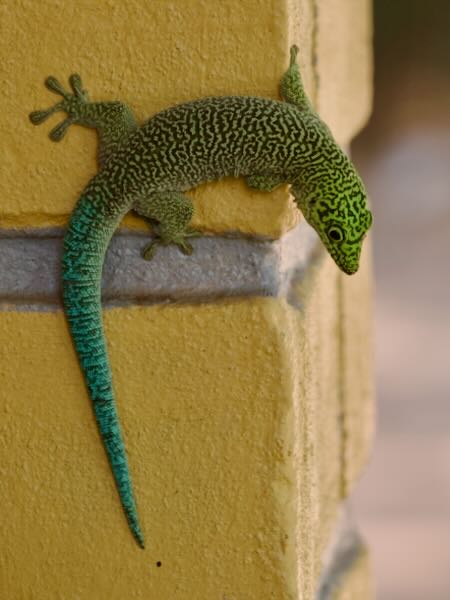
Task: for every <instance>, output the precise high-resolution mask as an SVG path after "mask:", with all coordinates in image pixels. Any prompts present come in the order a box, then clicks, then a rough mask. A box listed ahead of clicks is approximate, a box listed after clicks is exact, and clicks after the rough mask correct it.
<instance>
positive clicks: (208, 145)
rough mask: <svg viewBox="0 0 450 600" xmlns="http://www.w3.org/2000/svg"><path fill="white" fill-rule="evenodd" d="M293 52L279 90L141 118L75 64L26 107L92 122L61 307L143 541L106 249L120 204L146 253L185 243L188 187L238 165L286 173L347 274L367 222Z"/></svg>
mask: <svg viewBox="0 0 450 600" xmlns="http://www.w3.org/2000/svg"><path fill="white" fill-rule="evenodd" d="M296 56H297V48H296V47H295V46H293V47H292V49H291V60H290V65H289V68H288V70H287V71H286V73H285V74H284V76H283V77H282V79H281V84H280V92H281V97H282V99H283V101H276V100H269V99H264V98H253V97H243V96H226V97H217V98H204V99H202V100H197V101H194V102H188V103H186V104H181V105H178V106H174V107H172V108H169V109H168V110H165V111H163V112H161V113H159V114H157V115H155V116H154V117H152V118H151V119H149V120H148V121H146V122H145V123H144V124H143V125H141V126H138V124H137V122H136V120H135V118H134V116H133V114H132V111H131V110H130V109H129V108H128V107H127V106H126V105H124V104H122V103H120V102H90V101H89V97H88V94H87V92H86V90H84V89H83V86H82V82H81V78H80V77H79V76H78V75H72V76H71V77H70V78H69V82H70V86H71V92H68V91H66V90H65V89H64V87H63V86H62V85H61V84H60V83H59V82H58V81H57V80H56V79H55V78H54V77H49V78H47V80H46V82H45V83H46V86H47V87H48V88H49V89H50V90H51V91H52V92H54V93H56V94H58V95H60V96H61V97H62V100H60V101H59V102H58V103H57V104H56V105H54V106H53V107H51V108H50V109H48V110H44V111H35V112H33V113H31V115H30V119H31V121H32V122H33V123H34V124H39V123H42V122H43V121H45V120H46V119H47V118H49V117H50V116H51V115H53V114H54V113H56V112H59V111H64V112H66V113H67V118H66V119H65V120H64V121H63V122H62V123H60V124H59V125H57V126H56V127H54V129H53V130H52V131H51V132H50V138H51V139H52V140H53V141H60V140H61V139H62V138H63V137H64V135H65V133H66V132H67V130H68V128H69V127H70V125H72V124H78V125H82V126H85V127H93V128H95V129H96V130H97V133H98V139H99V149H98V161H99V172H98V174H97V175H96V176H95V177H94V178H93V179H92V180H91V181H90V182H89V184H88V185H87V187H86V189H85V190H84V192H83V194H82V196H81V198H80V199H79V201H78V203H77V205H76V207H75V209H74V211H73V213H72V216H71V219H70V223H69V226H68V229H67V233H66V235H65V239H64V255H63V260H62V278H63V296H64V309H65V314H66V317H67V320H68V323H69V327H70V331H71V335H72V339H73V342H74V345H75V349H76V352H77V355H78V359H79V362H80V366H81V369H82V371H83V375H84V378H85V380H86V385H87V388H88V392H89V396H90V398H91V401H92V404H93V407H94V413H95V416H96V420H97V424H98V427H99V430H100V434H101V437H102V440H103V444H104V447H105V450H106V453H107V456H108V459H109V462H110V465H111V469H112V472H113V475H114V479H115V482H116V485H117V488H118V492H119V496H120V500H121V503H122V506H123V509H124V512H125V515H126V518H127V521H128V525H129V527H130V529H131V531H132V533H133V535H134V537H135V539H136V541H137V543H138V544H139V546H141V547H144V538H143V534H142V530H141V526H140V524H139V519H138V514H137V509H136V502H135V498H134V493H133V487H132V483H131V478H130V474H129V468H128V462H127V456H126V451H125V446H124V443H123V439H122V434H121V428H120V424H119V418H118V415H117V409H116V403H115V399H114V390H113V385H112V378H111V370H110V366H109V361H108V353H107V348H106V343H105V337H104V331H103V323H102V311H101V286H100V283H101V273H102V267H103V262H104V257H105V253H106V249H107V247H108V244H109V242H110V239H111V237H112V235H113V233H114V231H115V229H116V228H117V226H118V224H119V222H120V220H121V218H122V217H123V215H125V214H126V213H127V212H128V211H129V210H131V209H132V208H133V209H134V210H136V211H137V212H138V213H139V214H140V215H142V216H143V217H145V218H146V219H147V220H149V221H150V222H151V224H152V225H153V228H154V234H155V238H154V240H153V241H152V242H151V243H150V244H148V245H147V246H146V247H145V248H144V250H143V257H144V258H146V259H151V258H152V256H153V254H154V252H155V251H156V249H157V247H158V245H167V244H176V245H177V246H178V247H179V248H180V250H181V251H182V252H184V253H186V254H190V253H191V252H192V246H191V244H190V243H189V238H190V237H194V236H196V235H198V232H195V231H193V230H191V229H190V227H189V223H190V220H191V218H192V214H193V206H192V202H191V201H190V199H189V198H188V197H187V196H186V195H185V194H184V192H185V191H186V190H189V189H191V188H193V187H195V186H197V185H198V184H200V183H203V182H206V181H212V180H216V179H220V178H222V177H225V176H235V177H238V176H243V177H245V179H246V182H247V184H248V185H249V186H250V187H254V188H257V189H260V190H264V191H267V192H270V191H271V190H273V189H274V188H276V187H277V186H278V185H280V184H283V183H288V184H291V191H292V194H293V196H294V199H295V202H296V204H297V206H298V207H299V208H300V209H301V211H302V212H303V214H304V216H305V218H306V220H307V221H308V222H309V223H310V224H311V225H312V226H313V227H314V228H315V230H316V231H317V233H318V235H319V236H320V239H321V240H322V242H323V244H324V245H325V247H326V248H327V250H328V251H329V253H330V255H331V256H332V257H333V259H334V260H335V262H336V264H337V265H338V266H339V267H340V268H341V269H342V270H343V271H344V272H345V273H348V274H351V273H354V272H356V271H357V269H358V264H359V256H360V252H361V244H362V241H363V239H364V237H365V235H366V233H367V230H368V229H369V227H370V225H371V222H372V215H371V213H370V211H369V210H368V208H367V204H366V193H365V191H364V186H363V184H362V182H361V180H360V178H359V176H358V174H357V173H356V171H355V169H354V167H353V165H352V163H351V161H350V160H349V158H348V157H347V156H346V155H345V154H344V152H343V151H342V150H341V149H340V148H339V146H338V145H337V144H336V142H335V141H334V139H333V137H332V135H331V132H330V130H329V129H328V127H327V126H326V125H325V124H324V123H323V122H322V121H321V119H320V118H319V116H318V115H317V114H316V113H315V112H314V110H313V108H312V105H311V103H310V101H309V99H308V98H307V96H306V94H305V90H304V88H303V83H302V79H301V75H300V71H299V68H298V65H297V62H296Z"/></svg>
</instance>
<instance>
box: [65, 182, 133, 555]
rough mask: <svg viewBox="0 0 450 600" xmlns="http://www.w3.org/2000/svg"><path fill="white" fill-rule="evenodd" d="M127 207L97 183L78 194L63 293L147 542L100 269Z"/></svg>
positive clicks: (123, 494)
mask: <svg viewBox="0 0 450 600" xmlns="http://www.w3.org/2000/svg"><path fill="white" fill-rule="evenodd" d="M123 212H124V210H123V207H122V208H121V207H120V206H118V205H116V204H114V203H113V202H111V201H110V200H109V201H108V202H106V201H105V198H103V194H102V193H101V192H100V191H99V187H96V188H95V193H93V194H92V195H91V194H89V192H86V193H85V194H84V195H83V196H82V197H81V198H80V200H79V201H78V204H77V206H76V208H75V210H74V212H73V214H72V217H71V220H70V223H69V227H68V230H67V233H66V236H65V238H64V254H63V261H62V278H63V296H64V308H65V313H66V317H67V320H68V322H69V327H70V331H71V334H72V339H73V343H74V345H75V349H76V352H77V354H78V359H79V362H80V365H81V369H82V371H83V374H84V377H85V380H86V385H87V388H88V390H89V395H90V398H91V400H92V403H93V407H94V412H95V417H96V420H97V424H98V428H99V430H100V434H101V437H102V440H103V444H104V447H105V450H106V454H107V455H108V459H109V462H110V464H111V469H112V472H113V475H114V479H115V482H116V485H117V489H118V492H119V496H120V501H121V503H122V506H123V509H124V511H125V515H126V518H127V521H128V525H129V527H130V529H131V532H132V533H133V536H134V537H135V539H136V541H137V543H138V544H139V546H140V547H141V548H144V538H143V535H142V532H141V529H140V526H139V521H138V515H137V509H136V503H135V500H134V495H133V488H132V484H131V479H130V474H129V470H128V462H127V456H126V451H125V446H124V443H123V439H122V433H121V429H120V424H119V418H118V415H117V410H116V403H115V400H114V392H113V386H112V379H111V369H110V366H109V361H108V353H107V349H106V343H105V337H104V333H103V323H102V309H101V274H102V267H103V262H104V257H105V253H106V248H107V247H108V244H109V242H110V240H111V237H112V235H113V233H114V230H115V229H116V227H117V226H118V223H119V221H120V219H121V217H122V215H123Z"/></svg>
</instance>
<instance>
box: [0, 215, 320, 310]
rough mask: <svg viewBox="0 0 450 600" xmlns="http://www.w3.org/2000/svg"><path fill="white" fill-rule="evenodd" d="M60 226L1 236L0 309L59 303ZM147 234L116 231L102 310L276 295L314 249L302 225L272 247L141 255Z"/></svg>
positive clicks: (250, 243)
mask: <svg viewBox="0 0 450 600" xmlns="http://www.w3.org/2000/svg"><path fill="white" fill-rule="evenodd" d="M63 234H64V231H63V230H62V229H53V230H47V231H44V232H42V231H35V230H34V231H33V230H32V231H28V232H26V231H16V232H11V231H8V232H6V231H4V232H0V272H1V273H2V277H1V278H0V310H1V309H2V308H3V310H4V309H14V310H20V309H21V308H22V309H23V308H26V309H27V310H30V309H31V310H32V309H35V310H49V309H56V308H58V307H60V306H61V300H60V298H61V284H60V262H61V253H62V237H63ZM148 240H149V236H148V235H143V234H140V233H129V232H125V233H118V234H116V235H115V236H114V238H113V240H112V242H111V245H110V247H109V249H108V253H107V257H106V261H105V267H104V272H103V283H102V289H103V301H104V303H105V305H106V306H108V305H109V306H117V305H127V304H152V303H157V302H168V301H169V302H170V301H191V302H197V301H205V300H206V301H207V300H213V299H217V298H224V297H232V296H278V295H280V294H282V295H285V294H287V293H288V289H289V284H290V281H291V279H292V278H293V277H294V276H296V275H297V276H298V274H299V273H300V272H302V271H303V270H304V269H305V267H306V265H307V264H308V263H309V262H310V260H311V259H312V257H313V256H314V255H315V254H316V253H317V252H320V250H319V249H318V246H319V244H318V241H317V235H316V233H315V231H314V230H313V229H312V228H311V227H310V226H309V225H307V224H306V223H305V222H301V223H300V224H299V225H298V226H297V227H296V228H295V229H293V230H292V231H290V232H289V233H288V234H286V235H285V236H283V238H281V240H277V241H275V242H270V241H258V240H255V239H244V238H234V239H233V238H223V237H216V236H209V237H208V236H205V237H203V238H200V239H198V240H194V242H193V245H194V253H193V254H192V256H184V255H183V254H182V253H181V252H180V251H179V250H178V249H177V248H175V247H167V248H160V249H158V252H157V254H156V256H155V258H154V259H153V260H152V261H151V262H147V261H145V260H143V259H142V257H141V250H142V248H143V246H144V245H145V244H146V243H147V242H148Z"/></svg>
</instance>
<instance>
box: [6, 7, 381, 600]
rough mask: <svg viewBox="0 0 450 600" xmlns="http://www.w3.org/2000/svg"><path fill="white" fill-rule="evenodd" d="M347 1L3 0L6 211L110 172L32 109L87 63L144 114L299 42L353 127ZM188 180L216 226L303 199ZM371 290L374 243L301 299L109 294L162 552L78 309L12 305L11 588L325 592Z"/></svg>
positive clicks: (329, 99)
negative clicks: (101, 424)
mask: <svg viewBox="0 0 450 600" xmlns="http://www.w3.org/2000/svg"><path fill="white" fill-rule="evenodd" d="M344 6H345V8H343V3H342V2H340V0H320V1H319V2H318V3H317V6H315V3H314V2H313V1H311V0H302V1H300V2H297V1H296V2H294V0H292V1H288V0H248V1H246V2H241V1H240V0H224V1H220V2H219V1H216V0H213V1H211V0H153V1H151V2H150V1H148V0H130V1H127V2H118V1H116V0H104V1H103V0H101V1H100V0H98V1H88V0H82V1H80V2H77V3H70V2H57V1H56V0H55V1H50V0H44V1H42V2H39V3H37V2H34V1H33V0H20V1H18V0H3V2H2V4H1V6H0V11H1V20H2V36H1V37H0V51H1V55H2V57H3V60H2V66H1V68H2V70H3V73H2V75H3V77H2V80H3V81H4V84H3V89H2V100H1V102H2V111H1V112H0V134H1V135H2V137H3V139H4V140H6V146H7V151H6V154H5V156H4V160H3V161H2V164H1V165H0V169H1V172H0V176H1V181H2V185H3V201H2V205H1V209H0V227H2V228H14V227H42V226H48V225H62V224H64V223H65V221H66V219H67V215H68V213H69V212H70V210H71V209H72V207H73V206H74V204H75V202H76V199H77V196H78V194H79V193H80V191H81V189H82V188H83V186H84V185H85V184H86V182H87V181H88V179H89V177H90V176H91V175H92V174H93V173H94V172H95V169H96V165H95V135H94V134H93V133H92V132H90V131H87V130H84V129H81V128H76V127H75V128H71V129H70V130H69V132H68V134H67V136H66V138H65V139H64V140H63V142H61V143H60V144H54V143H51V142H50V141H49V140H48V138H47V137H46V132H47V131H48V130H49V129H50V128H51V126H52V125H47V124H45V125H43V126H40V127H39V128H35V127H33V126H32V125H31V124H30V123H29V121H28V119H27V115H28V113H29V112H30V111H31V110H35V109H40V108H44V107H47V106H49V104H50V103H51V102H53V101H54V99H55V97H54V96H53V95H52V94H50V93H49V92H48V90H46V89H45V88H44V86H43V80H44V79H45V77H46V76H47V75H49V74H53V75H55V76H57V77H58V78H60V79H61V81H64V82H65V81H67V77H68V75H69V74H70V73H72V72H74V71H78V72H80V73H81V75H82V77H83V81H84V84H85V86H86V88H87V89H88V90H89V92H90V94H91V97H92V98H93V99H96V100H100V99H121V100H123V101H125V102H127V103H129V105H130V106H131V107H132V108H133V109H134V110H135V113H136V115H137V116H138V118H139V119H144V118H146V117H148V116H150V115H151V114H153V113H155V112H156V111H158V110H160V109H163V108H165V107H167V106H168V105H171V104H173V103H176V102H180V101H184V100H188V99H192V98H196V97H201V96H204V95H217V94H254V95H263V96H268V97H276V96H277V86H278V81H279V78H280V75H281V74H282V72H283V70H284V69H285V68H286V66H287V63H288V50H289V46H290V45H291V43H294V42H295V43H297V44H298V45H299V46H300V48H301V63H302V66H303V73H304V78H305V81H306V85H307V88H308V90H309V91H310V93H311V96H312V98H313V100H314V102H315V103H316V105H317V106H318V107H319V109H320V111H321V113H322V114H324V115H325V116H326V118H327V121H328V122H329V124H330V125H331V126H332V128H333V130H334V131H335V132H336V134H337V136H338V138H339V140H340V141H341V142H348V141H349V140H350V139H351V137H352V136H353V135H354V133H355V131H356V130H357V129H358V128H359V127H361V125H362V124H363V122H364V120H365V118H366V116H367V114H368V111H369V106H370V92H369V91H368V90H370V86H369V85H368V81H369V78H370V68H369V67H368V65H369V61H368V58H369V55H370V53H369V49H368V39H369V31H370V27H369V16H368V15H369V10H368V9H369V3H368V1H367V0H363V1H359V0H348V1H347V2H345V3H344ZM314 15H316V16H314ZM340 44H343V46H341V45H340ZM338 45H339V48H340V51H339V52H337V51H336V48H337V47H338ZM313 63H315V65H316V66H315V68H313V66H312V65H313ZM55 122H57V119H55ZM52 124H53V122H52ZM192 195H193V197H194V199H195V206H196V209H197V215H196V218H195V224H196V226H199V227H201V228H204V229H206V230H209V231H212V232H215V233H217V232H219V233H220V232H224V231H226V232H229V231H240V232H243V233H252V234H258V235H259V236H269V237H278V236H280V235H281V234H282V233H283V232H285V231H287V230H288V229H290V228H291V227H293V226H294V224H295V223H296V222H297V221H298V220H299V218H300V216H299V213H298V212H296V211H295V210H294V208H293V205H292V203H291V200H290V198H289V195H288V192H287V189H282V190H279V191H277V192H276V193H274V194H269V195H267V194H262V193H258V192H252V191H250V190H248V189H247V188H246V187H245V186H244V184H243V183H242V182H241V181H237V180H227V181H223V182H219V183H215V184H208V185H207V186H202V187H201V188H200V189H198V190H195V191H194V192H192ZM127 223H128V224H132V225H133V226H141V225H137V222H136V221H132V220H131V219H127ZM369 294H370V270H369V268H368V265H367V256H365V258H364V261H363V266H362V269H361V272H360V273H359V274H357V275H356V276H354V277H353V278H352V279H351V280H350V279H349V278H346V277H344V276H343V275H341V274H340V273H339V272H338V271H337V268H336V267H335V265H334V263H332V261H331V259H329V258H328V257H323V256H322V257H321V258H320V259H319V260H317V261H316V262H315V263H314V265H313V266H311V267H310V269H309V271H308V273H307V276H306V278H305V279H304V280H303V282H302V283H301V284H299V285H298V286H297V288H296V290H295V298H296V301H295V302H293V303H291V304H289V303H288V302H287V301H286V299H285V298H283V297H278V298H261V297H253V298H252V297H249V298H240V299H236V300H222V301H215V302H210V303H202V304H177V305H173V306H170V305H165V304H158V305H153V306H145V307H137V306H133V307H129V308H115V309H109V310H106V311H105V323H106V335H107V339H108V346H109V350H110V357H111V364H112V370H113V378H114V384H115V389H116V393H117V401H118V407H119V412H120V416H121V420H122V422H123V427H124V433H125V438H126V445H127V448H128V453H129V460H130V467H131V471H132V476H133V480H134V484H135V489H136V496H137V502H138V507H139V513H140V515H141V518H142V523H143V528H144V532H145V537H146V542H147V544H146V550H145V551H142V550H139V549H138V548H137V547H136V545H135V543H134V541H133V539H132V537H131V535H130V533H129V531H128V529H127V526H126V522H125V519H124V517H123V515H122V512H121V508H120V504H119V501H118V498H117V493H116V491H115V489H114V484H113V480H112V477H111V474H110V470H109V467H108V464H107V461H106V458H105V455H104V452H103V449H102V446H101V443H100V440H99V436H98V433H97V430H96V427H95V423H94V420H93V416H92V412H91V407H90V403H89V400H88V397H87V394H86V391H85V389H84V385H83V381H82V377H81V374H80V371H79V368H78V365H77V362H76V359H75V355H74V351H73V349H72V345H71V343H70V338H69V334H68V331H67V327H66V324H65V321H64V318H63V315H62V312H61V310H60V309H58V310H56V311H52V310H47V311H42V310H37V308H38V307H36V306H33V307H28V309H25V310H13V307H11V306H8V307H5V306H3V310H1V307H0V339H1V340H2V342H1V344H0V395H1V409H2V413H3V417H2V419H1V421H0V423H1V424H0V428H1V433H0V447H1V455H2V461H1V476H0V496H1V498H2V511H1V516H0V529H1V531H2V536H1V537H2V550H1V551H0V561H1V563H0V597H1V598H8V599H10V598H11V600H12V599H14V600H16V599H17V600H19V599H21V598H24V599H25V598H33V600H41V599H42V600H44V599H45V600H47V599H48V598H64V600H78V599H79V600H85V599H86V600H90V599H94V598H95V599H96V600H110V599H111V600H113V599H114V598H117V599H120V600H123V599H124V598H143V599H144V598H158V599H163V600H166V599H167V600H177V599H180V600H181V599H183V600H186V599H191V598H192V599H195V600H197V599H198V600H203V599H204V600H213V599H217V600H225V599H227V600H244V599H245V600H252V599H255V600H256V599H258V600H261V599H263V598H276V599H277V600H284V599H286V600H291V599H292V600H294V599H295V600H298V599H301V600H313V597H314V591H315V587H316V584H317V579H318V575H319V573H320V570H321V565H322V558H321V557H322V555H323V552H324V549H325V547H326V546H327V544H328V540H329V538H330V535H331V532H332V530H333V527H334V521H335V518H336V513H337V511H338V506H339V505H340V503H341V501H342V498H343V495H344V494H346V493H347V492H348V491H349V489H350V488H351V484H352V483H353V481H354V480H355V478H356V477H357V476H358V474H359V472H360V470H361V468H362V465H363V464H364V462H365V460H366V456H367V453H368V449H369V447H370V438H371V433H372V431H371V430H372V416H371V386H370V383H368V382H370V358H369V356H370V352H369V351H368V348H369V343H370V342H369V340H370V336H369V335H368V330H369V328H368V326H367V311H368V297H369ZM19 300H20V299H19ZM158 561H161V563H162V564H161V566H160V567H157V566H156V563H157V562H158Z"/></svg>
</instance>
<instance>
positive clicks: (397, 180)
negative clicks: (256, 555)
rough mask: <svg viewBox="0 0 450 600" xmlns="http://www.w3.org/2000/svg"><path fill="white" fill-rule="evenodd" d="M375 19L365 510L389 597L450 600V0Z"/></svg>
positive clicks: (367, 147)
mask: <svg viewBox="0 0 450 600" xmlns="http://www.w3.org/2000/svg"><path fill="white" fill-rule="evenodd" d="M374 22H375V103H374V112H373V116H372V119H371V121H370V123H369V126H368V127H367V128H366V129H365V130H364V131H363V132H362V133H361V135H360V136H359V137H358V138H357V139H356V140H355V143H354V144H353V147H352V153H353V158H354V160H355V163H356V164H357V166H358V168H359V170H360V172H361V174H362V177H363V179H364V180H365V182H366V184H367V188H368V190H369V194H370V196H371V200H372V207H373V212H374V217H375V218H374V227H373V239H372V241H373V252H374V267H375V277H376V294H375V303H376V305H375V341H376V386H377V402H378V434H377V440H376V445H375V449H374V453H373V459H372V462H371V464H370V465H369V468H368V469H367V471H366V473H365V475H364V477H363V479H362V480H361V482H360V485H359V487H358V490H357V493H356V501H355V505H356V506H355V510H356V513H357V517H358V519H359V523H360V526H361V529H362V531H363V533H364V534H365V538H366V540H367V541H368V543H369V545H370V547H371V551H372V562H373V566H374V571H375V580H376V588H377V596H376V598H377V600H425V599H426V600H428V599H429V600H450V0H428V1H426V0H374ZM355 600H356V599H355ZM358 600H359V599H358Z"/></svg>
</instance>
